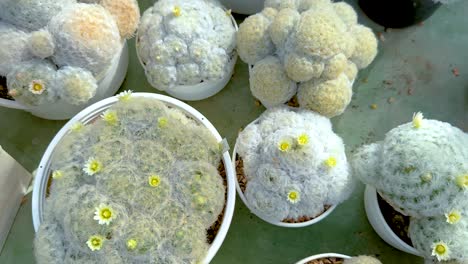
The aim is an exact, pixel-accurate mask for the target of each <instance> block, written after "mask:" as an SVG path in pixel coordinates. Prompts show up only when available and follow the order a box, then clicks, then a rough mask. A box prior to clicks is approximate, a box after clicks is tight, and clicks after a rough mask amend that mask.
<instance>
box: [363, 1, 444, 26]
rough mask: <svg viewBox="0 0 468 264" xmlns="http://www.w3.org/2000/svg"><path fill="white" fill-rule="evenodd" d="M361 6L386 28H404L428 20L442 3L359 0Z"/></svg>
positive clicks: (371, 17)
mask: <svg viewBox="0 0 468 264" xmlns="http://www.w3.org/2000/svg"><path fill="white" fill-rule="evenodd" d="M359 6H360V7H361V9H362V11H364V13H365V14H366V15H367V16H368V17H369V18H370V19H372V20H373V21H374V22H376V23H377V24H380V25H382V26H384V27H385V28H404V27H409V26H411V25H415V24H417V23H420V22H422V21H424V20H426V19H427V18H429V17H430V16H431V15H432V14H433V13H434V12H435V11H436V10H437V8H439V7H440V6H441V4H440V3H434V1H433V0H359Z"/></svg>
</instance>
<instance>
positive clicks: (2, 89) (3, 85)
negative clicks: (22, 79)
mask: <svg viewBox="0 0 468 264" xmlns="http://www.w3.org/2000/svg"><path fill="white" fill-rule="evenodd" d="M0 98H3V99H8V100H13V98H12V97H11V96H9V95H8V89H7V82H6V78H5V77H3V76H0Z"/></svg>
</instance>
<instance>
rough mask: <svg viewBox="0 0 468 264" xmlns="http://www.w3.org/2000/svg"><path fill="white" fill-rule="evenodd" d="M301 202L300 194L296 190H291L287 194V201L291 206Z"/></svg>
mask: <svg viewBox="0 0 468 264" xmlns="http://www.w3.org/2000/svg"><path fill="white" fill-rule="evenodd" d="M300 200H301V194H300V193H299V192H298V191H296V190H291V191H289V192H288V201H289V202H290V203H292V204H295V203H297V202H299V201H300Z"/></svg>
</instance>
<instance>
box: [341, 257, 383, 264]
mask: <svg viewBox="0 0 468 264" xmlns="http://www.w3.org/2000/svg"><path fill="white" fill-rule="evenodd" d="M343 264H382V262H380V260H378V259H376V258H374V257H369V256H358V257H352V258H350V259H345V260H344V261H343Z"/></svg>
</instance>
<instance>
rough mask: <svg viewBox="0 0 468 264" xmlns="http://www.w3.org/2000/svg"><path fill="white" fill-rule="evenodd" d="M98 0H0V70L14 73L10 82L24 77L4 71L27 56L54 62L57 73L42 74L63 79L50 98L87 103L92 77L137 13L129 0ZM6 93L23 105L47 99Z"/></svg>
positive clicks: (100, 72)
mask: <svg viewBox="0 0 468 264" xmlns="http://www.w3.org/2000/svg"><path fill="white" fill-rule="evenodd" d="M95 2H96V1H95ZM99 2H100V4H97V3H96V4H92V3H91V2H90V3H89V4H88V3H77V2H76V1H75V0H60V1H55V0H54V1H50V0H19V1H16V0H15V1H11V0H6V1H2V2H1V3H0V33H1V35H2V36H3V38H2V40H0V75H2V76H6V75H8V76H10V77H11V78H14V79H12V80H8V81H9V82H10V83H18V82H24V81H23V80H16V77H17V76H16V75H15V74H13V73H12V74H10V72H12V71H13V70H14V68H15V69H16V68H18V67H16V66H17V65H20V66H19V68H21V67H27V66H25V64H26V65H27V64H28V63H30V62H29V61H30V60H32V59H34V58H35V59H41V60H43V63H44V64H51V63H52V64H54V65H57V66H58V67H60V69H59V74H56V73H55V72H52V71H49V73H50V76H43V78H45V79H48V80H50V81H52V82H58V83H60V82H63V81H67V83H68V84H67V85H64V86H62V85H58V86H57V88H58V89H57V90H56V93H55V94H54V96H55V101H57V102H65V103H69V104H75V105H82V104H85V103H87V102H89V100H90V99H91V98H92V97H94V95H95V94H96V89H97V88H98V81H100V80H101V79H102V78H103V77H105V75H106V73H107V71H108V69H109V68H110V66H111V65H112V63H113V61H114V60H115V59H116V56H118V54H119V53H120V51H121V49H122V43H123V40H124V39H125V38H129V37H131V36H132V34H133V32H134V31H135V29H136V27H137V25H138V23H139V16H140V13H139V9H138V4H137V3H136V1H135V0H119V1H99ZM2 21H3V22H2ZM5 22H7V23H5ZM10 23H11V24H10ZM70 69H73V70H72V71H73V73H71V72H70V71H71V70H70ZM72 76H73V78H71V77H72ZM62 87H63V89H62ZM9 89H11V88H10V87H9ZM14 89H15V88H14ZM12 96H13V98H14V99H15V100H18V101H20V102H22V103H24V104H26V106H39V105H41V104H44V103H46V102H51V100H43V99H41V98H42V97H40V96H35V95H34V94H28V93H26V92H23V93H15V92H13V93H12Z"/></svg>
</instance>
